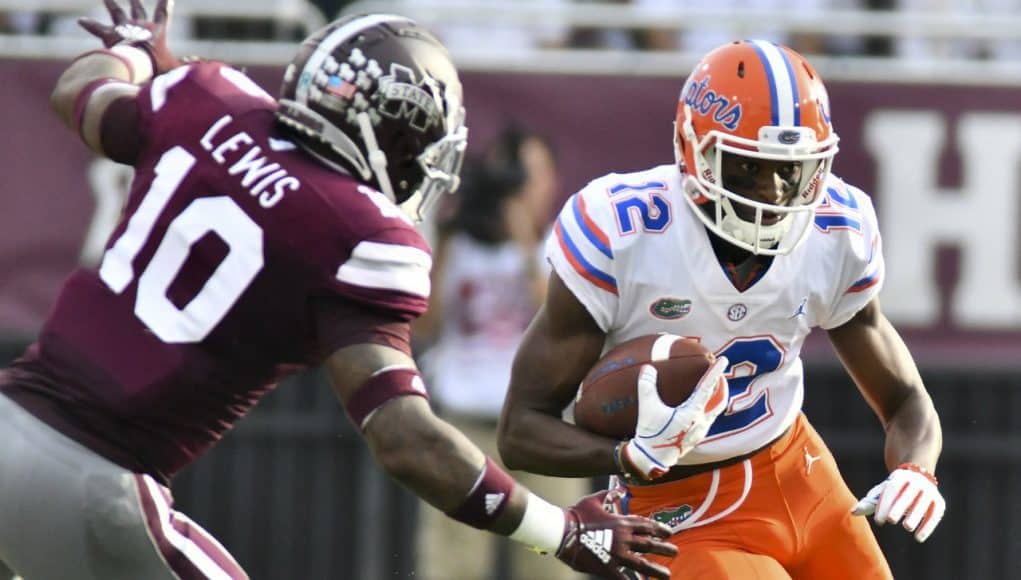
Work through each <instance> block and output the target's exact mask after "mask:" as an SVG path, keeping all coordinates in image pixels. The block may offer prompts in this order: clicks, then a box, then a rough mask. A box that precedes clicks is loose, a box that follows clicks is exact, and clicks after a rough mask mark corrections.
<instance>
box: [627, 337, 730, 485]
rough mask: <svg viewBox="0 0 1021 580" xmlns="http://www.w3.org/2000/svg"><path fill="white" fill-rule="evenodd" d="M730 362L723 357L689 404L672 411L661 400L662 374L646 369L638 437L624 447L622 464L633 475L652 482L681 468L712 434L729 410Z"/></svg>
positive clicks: (640, 381) (640, 389) (642, 378)
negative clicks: (711, 429) (726, 373)
mask: <svg viewBox="0 0 1021 580" xmlns="http://www.w3.org/2000/svg"><path fill="white" fill-rule="evenodd" d="M728 364H729V361H727V357H724V356H721V357H719V358H718V359H716V361H715V362H714V363H713V364H712V366H710V367H709V370H707V371H706V372H705V374H704V375H702V378H701V379H699V381H698V384H697V385H695V389H694V390H693V391H692V393H691V395H690V396H689V397H688V399H687V400H686V401H684V402H683V403H681V404H680V405H678V406H677V407H671V406H669V405H667V404H666V403H664V402H663V400H662V399H660V398H659V390H658V389H657V387H656V377H657V375H658V373H657V372H656V368H655V367H654V366H652V365H642V369H641V372H640V373H639V374H638V425H637V427H636V428H635V436H634V437H632V438H631V440H630V441H628V442H627V443H625V444H624V445H623V446H622V451H621V455H622V457H621V460H622V463H626V465H627V466H628V467H630V468H631V469H629V470H628V471H631V475H638V476H640V477H641V478H642V479H645V480H650V479H655V478H657V477H660V476H662V475H663V474H665V473H666V472H667V471H669V470H670V468H671V467H673V466H674V465H677V462H678V461H680V459H681V458H682V457H684V456H685V455H686V454H687V453H688V452H689V451H691V450H692V449H694V448H695V446H696V445H698V444H699V443H700V442H701V441H702V440H703V439H705V436H706V433H708V432H709V427H710V426H711V425H712V424H713V421H715V420H716V417H718V416H719V415H720V413H722V412H723V410H724V409H726V408H727V396H728V387H727V378H726V377H724V376H723V371H724V369H726V368H727V365H728Z"/></svg>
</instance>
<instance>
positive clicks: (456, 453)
mask: <svg viewBox="0 0 1021 580" xmlns="http://www.w3.org/2000/svg"><path fill="white" fill-rule="evenodd" d="M327 371H328V373H329V376H330V379H331V382H332V384H333V386H334V390H335V391H336V393H337V396H338V397H339V398H340V400H341V402H343V403H344V406H345V409H346V410H347V412H348V414H349V415H350V417H351V419H352V421H354V423H355V424H356V425H358V426H359V427H360V428H361V430H362V433H363V435H364V437H365V439H366V441H367V442H368V444H369V448H370V449H371V451H372V453H373V456H374V457H375V458H376V460H377V462H378V463H379V464H380V465H381V466H382V467H383V469H384V470H385V471H386V472H387V473H388V474H389V475H390V476H392V477H393V478H394V479H396V480H397V481H399V482H400V483H402V484H403V485H405V486H407V487H408V488H409V489H411V490H412V491H413V492H414V493H416V494H417V495H418V496H419V497H421V498H422V499H424V500H425V501H427V502H429V503H430V504H432V505H433V506H435V507H437V508H438V509H440V510H442V511H443V512H444V513H446V514H447V515H448V516H450V517H452V518H454V519H457V520H459V521H461V522H463V523H465V524H468V525H471V526H473V527H476V528H479V529H486V530H489V531H492V532H494V533H498V534H502V535H506V536H509V537H511V538H512V539H514V540H517V541H519V542H522V543H524V544H526V545H529V546H533V547H536V548H539V549H540V550H542V551H544V552H548V553H555V554H556V555H557V557H558V558H559V559H561V560H562V561H564V562H565V563H566V564H568V565H569V566H571V567H572V568H574V569H575V570H578V571H581V572H588V573H592V574H597V575H599V576H601V577H604V578H619V579H624V578H626V576H624V574H623V572H622V571H621V568H622V567H623V568H627V569H631V570H634V571H637V572H639V573H642V574H646V575H648V576H650V577H652V578H668V577H669V572H668V571H667V570H666V569H665V568H664V567H662V566H660V565H657V564H653V563H651V562H649V561H648V560H646V559H645V558H644V557H643V554H645V553H654V554H660V555H665V556H673V555H674V554H676V548H675V547H674V546H673V545H672V544H669V543H666V542H664V541H663V540H662V539H663V538H666V537H667V536H668V535H669V533H670V532H669V529H667V528H666V527H664V526H661V525H659V524H658V523H656V522H653V521H651V520H648V519H646V518H639V517H634V516H628V517H619V516H617V515H614V514H610V513H607V512H606V511H605V510H604V509H603V502H602V497H601V496H599V495H598V494H597V495H596V496H590V497H588V498H585V499H583V500H582V501H581V502H579V503H578V504H576V505H575V506H573V507H571V508H568V509H566V510H565V509H561V508H559V507H556V506H553V505H551V504H549V503H547V502H546V501H545V500H543V499H542V498H540V497H538V496H536V495H534V494H532V493H530V492H529V491H528V490H527V489H526V488H524V487H522V486H521V485H519V484H518V483H517V482H515V481H514V480H513V479H512V478H511V477H510V476H509V475H508V474H507V473H506V472H505V471H503V470H502V469H501V468H500V467H499V466H498V465H497V464H496V463H494V462H493V461H492V460H490V459H488V458H487V457H486V456H485V455H483V453H482V452H481V451H480V450H479V449H478V448H477V447H476V446H475V445H474V444H473V443H472V442H471V441H469V440H468V439H467V438H466V437H465V436H464V435H463V434H462V433H461V432H460V431H458V430H457V429H455V428H454V427H452V426H451V425H449V424H447V423H446V422H444V421H442V420H440V419H439V418H437V417H436V416H435V415H434V414H433V413H432V410H431V409H430V408H429V404H428V401H427V399H426V397H425V390H424V386H423V385H422V381H421V377H420V376H419V375H418V372H417V369H416V368H415V365H414V362H413V361H412V359H411V357H410V356H408V355H407V354H406V353H404V352H401V351H399V350H396V349H394V348H390V347H385V346H380V345H376V344H359V345H353V346H348V347H344V348H341V349H340V350H338V351H337V352H336V353H334V354H333V356H331V357H330V359H329V360H328V362H327Z"/></svg>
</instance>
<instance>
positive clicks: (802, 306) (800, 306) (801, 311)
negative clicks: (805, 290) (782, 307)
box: [788, 297, 808, 320]
mask: <svg viewBox="0 0 1021 580" xmlns="http://www.w3.org/2000/svg"><path fill="white" fill-rule="evenodd" d="M806 303H808V297H805V298H802V299H801V304H798V309H797V310H795V311H794V314H792V315H791V316H790V318H789V319H788V320H792V319H795V318H797V317H799V316H804V315H805V304H806Z"/></svg>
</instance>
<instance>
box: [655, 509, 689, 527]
mask: <svg viewBox="0 0 1021 580" xmlns="http://www.w3.org/2000/svg"><path fill="white" fill-rule="evenodd" d="M691 511H692V510H691V506H690V505H688V504H684V505H682V506H680V507H676V508H669V509H666V510H663V511H659V512H655V513H653V514H652V519H654V520H656V521H657V522H660V523H662V524H666V525H667V526H670V527H671V528H676V527H677V526H679V525H681V523H683V522H684V520H686V519H688V518H689V517H690V516H691Z"/></svg>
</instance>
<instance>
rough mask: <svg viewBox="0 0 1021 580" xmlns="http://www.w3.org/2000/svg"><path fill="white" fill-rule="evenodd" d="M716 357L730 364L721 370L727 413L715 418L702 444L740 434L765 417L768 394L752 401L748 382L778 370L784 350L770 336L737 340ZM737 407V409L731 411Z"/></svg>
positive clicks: (767, 406)
mask: <svg viewBox="0 0 1021 580" xmlns="http://www.w3.org/2000/svg"><path fill="white" fill-rule="evenodd" d="M717 356H725V357H727V359H728V360H729V361H730V365H729V366H728V367H727V369H726V370H725V371H724V374H725V376H726V377H727V383H728V384H729V386H730V392H729V400H728V402H727V410H726V411H724V412H723V414H722V415H720V416H719V417H717V418H716V421H714V422H713V425H712V427H710V428H709V434H708V435H707V436H706V441H709V440H712V439H719V438H721V437H726V436H727V435H730V434H732V433H736V432H738V431H743V430H745V429H747V428H749V427H751V426H752V425H754V424H756V423H758V422H759V421H761V420H763V419H765V418H766V417H768V416H769V415H770V414H771V413H772V410H771V409H770V407H769V392H768V390H763V391H762V392H760V393H759V394H758V396H757V397H755V399H753V400H750V401H749V400H747V399H750V398H751V397H752V383H754V382H755V381H756V380H757V379H758V378H759V377H761V376H762V375H764V374H766V373H769V372H772V371H775V370H776V369H778V368H780V366H781V365H782V364H783V361H784V358H785V357H784V350H783V348H781V347H780V345H779V344H778V343H777V342H776V340H775V339H773V337H771V336H754V337H741V338H735V339H734V340H732V341H730V342H729V343H727V345H726V346H724V347H723V348H722V349H721V350H720V352H718V353H717ZM738 406H740V410H736V409H735V408H736V407H738Z"/></svg>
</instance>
